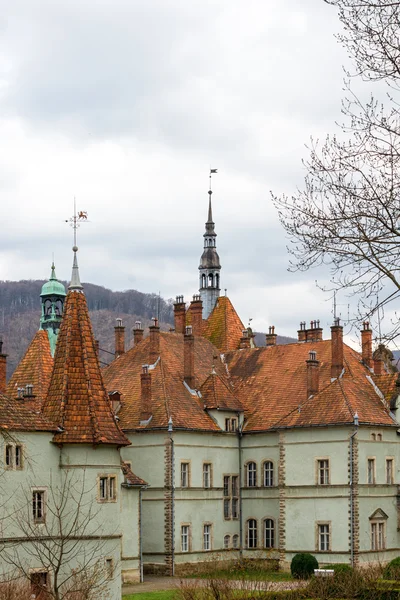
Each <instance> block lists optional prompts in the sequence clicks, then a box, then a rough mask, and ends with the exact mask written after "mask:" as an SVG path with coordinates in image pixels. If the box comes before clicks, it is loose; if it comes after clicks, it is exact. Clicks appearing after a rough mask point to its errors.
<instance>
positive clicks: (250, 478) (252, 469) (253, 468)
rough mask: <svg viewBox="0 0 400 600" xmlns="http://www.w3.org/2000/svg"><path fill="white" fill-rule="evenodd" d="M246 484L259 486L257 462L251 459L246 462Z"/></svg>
mask: <svg viewBox="0 0 400 600" xmlns="http://www.w3.org/2000/svg"><path fill="white" fill-rule="evenodd" d="M246 484H247V487H249V488H250V487H251V488H253V487H257V463H256V462H255V461H254V460H250V461H249V462H248V463H247V464H246Z"/></svg>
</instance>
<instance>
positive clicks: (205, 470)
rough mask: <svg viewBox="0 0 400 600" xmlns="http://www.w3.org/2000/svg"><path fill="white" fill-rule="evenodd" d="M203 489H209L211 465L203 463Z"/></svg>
mask: <svg viewBox="0 0 400 600" xmlns="http://www.w3.org/2000/svg"><path fill="white" fill-rule="evenodd" d="M203 487H204V488H210V487H211V463H203Z"/></svg>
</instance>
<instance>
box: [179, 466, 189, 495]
mask: <svg viewBox="0 0 400 600" xmlns="http://www.w3.org/2000/svg"><path fill="white" fill-rule="evenodd" d="M189 487H190V462H189V461H187V460H183V461H181V488H185V489H186V488H189Z"/></svg>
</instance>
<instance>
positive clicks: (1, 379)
mask: <svg viewBox="0 0 400 600" xmlns="http://www.w3.org/2000/svg"><path fill="white" fill-rule="evenodd" d="M6 386H7V354H3V340H0V393H2V394H4V393H5V391H6Z"/></svg>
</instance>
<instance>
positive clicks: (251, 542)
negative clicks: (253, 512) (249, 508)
mask: <svg viewBox="0 0 400 600" xmlns="http://www.w3.org/2000/svg"><path fill="white" fill-rule="evenodd" d="M247 547H248V548H257V521H256V520H255V519H249V520H248V521H247Z"/></svg>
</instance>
